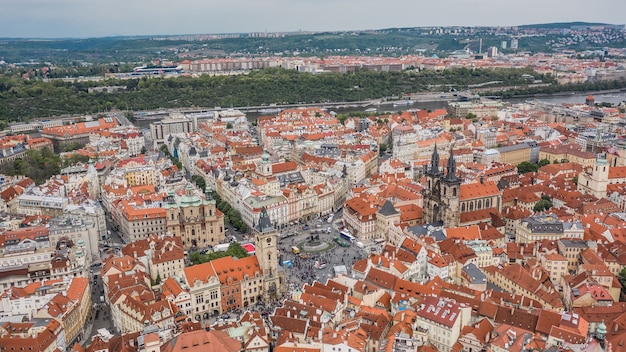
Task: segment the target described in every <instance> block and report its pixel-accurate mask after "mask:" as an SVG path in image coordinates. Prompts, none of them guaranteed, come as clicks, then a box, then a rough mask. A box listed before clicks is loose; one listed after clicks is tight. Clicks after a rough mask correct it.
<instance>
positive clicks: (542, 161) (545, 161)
mask: <svg viewBox="0 0 626 352" xmlns="http://www.w3.org/2000/svg"><path fill="white" fill-rule="evenodd" d="M546 165H550V160H548V159H541V160H539V162H537V166H538V167H542V166H546Z"/></svg>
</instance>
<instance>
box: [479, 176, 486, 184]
mask: <svg viewBox="0 0 626 352" xmlns="http://www.w3.org/2000/svg"><path fill="white" fill-rule="evenodd" d="M484 183H485V175H480V184H481V185H482V184H484Z"/></svg>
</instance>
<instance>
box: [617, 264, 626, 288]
mask: <svg viewBox="0 0 626 352" xmlns="http://www.w3.org/2000/svg"><path fill="white" fill-rule="evenodd" d="M617 279H618V280H619V282H620V283H621V284H622V288H624V287H626V268H624V269H622V271H620V272H619V275H618V277H617Z"/></svg>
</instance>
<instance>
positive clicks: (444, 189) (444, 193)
mask: <svg viewBox="0 0 626 352" xmlns="http://www.w3.org/2000/svg"><path fill="white" fill-rule="evenodd" d="M446 193H448V187H444V188H443V195H444V196H445V195H446Z"/></svg>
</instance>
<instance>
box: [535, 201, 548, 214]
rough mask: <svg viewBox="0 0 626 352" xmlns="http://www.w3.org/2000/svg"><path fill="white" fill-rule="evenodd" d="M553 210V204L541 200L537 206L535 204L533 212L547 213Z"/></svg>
mask: <svg viewBox="0 0 626 352" xmlns="http://www.w3.org/2000/svg"><path fill="white" fill-rule="evenodd" d="M550 208H552V202H551V201H549V200H547V199H541V200H540V201H538V202H537V204H535V206H534V207H533V210H534V211H535V212H536V213H539V212H542V211H545V210H548V209H550Z"/></svg>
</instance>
